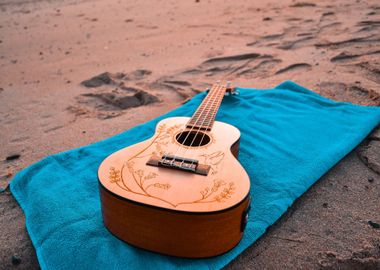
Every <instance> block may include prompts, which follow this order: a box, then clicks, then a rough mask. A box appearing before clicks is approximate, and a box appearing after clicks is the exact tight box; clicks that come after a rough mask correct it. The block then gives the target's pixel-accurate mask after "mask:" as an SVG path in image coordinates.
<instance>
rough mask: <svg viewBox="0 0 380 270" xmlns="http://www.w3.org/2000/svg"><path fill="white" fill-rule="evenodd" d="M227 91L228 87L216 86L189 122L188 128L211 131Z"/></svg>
mask: <svg viewBox="0 0 380 270" xmlns="http://www.w3.org/2000/svg"><path fill="white" fill-rule="evenodd" d="M226 90H227V87H226V86H222V85H219V84H214V85H213V86H212V88H211V90H210V91H209V93H208V95H207V96H206V98H205V99H204V100H203V101H202V103H201V105H199V107H198V108H197V110H196V111H195V113H194V114H193V116H192V117H191V119H190V120H189V121H188V123H187V127H188V128H196V129H204V130H211V128H212V126H213V124H214V121H215V117H216V114H217V112H218V110H219V107H220V104H221V102H222V99H223V97H224V94H225V92H226Z"/></svg>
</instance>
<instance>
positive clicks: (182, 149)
mask: <svg viewBox="0 0 380 270" xmlns="http://www.w3.org/2000/svg"><path fill="white" fill-rule="evenodd" d="M226 93H232V94H233V93H234V89H233V88H230V87H229V86H228V85H222V84H220V83H217V84H214V85H213V86H212V87H211V89H210V90H209V92H208V95H207V96H206V97H205V99H204V100H203V101H202V103H201V104H200V106H199V107H198V109H197V110H196V111H195V113H194V114H193V116H192V117H191V118H190V117H170V118H166V119H164V120H161V121H160V122H159V123H158V124H157V126H156V131H155V133H154V135H153V136H152V137H151V138H150V139H147V140H146V141H143V142H140V143H137V144H134V145H131V146H128V147H126V148H124V149H121V150H119V151H117V152H115V153H113V154H112V155H110V156H108V157H107V158H106V159H105V160H104V161H103V162H102V163H101V165H100V167H99V171H98V177H99V183H100V185H99V186H100V197H101V206H102V215H103V220H104V224H105V226H106V227H107V228H108V230H109V231H110V232H111V233H112V234H114V235H115V236H116V237H118V238H119V239H121V240H123V241H125V242H127V243H129V244H131V245H133V246H136V247H140V248H143V249H146V250H150V251H154V252H158V253H162V254H167V255H172V256H179V257H187V258H204V257H211V256H216V255H219V254H222V253H225V252H227V251H228V250H230V249H232V248H233V247H234V246H236V245H237V244H238V243H239V241H240V239H241V238H242V236H243V232H244V229H245V225H246V223H247V219H248V212H249V205H250V196H249V189H250V181H249V176H248V174H247V173H246V171H245V170H244V169H243V167H242V166H241V164H240V163H239V161H238V160H237V156H238V150H239V139H240V131H239V130H238V129H237V128H236V127H234V126H232V125H229V124H227V123H223V122H219V121H215V117H216V114H217V111H218V109H219V107H220V104H221V102H222V99H223V97H224V96H225V95H226Z"/></svg>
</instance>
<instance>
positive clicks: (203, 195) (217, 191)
mask: <svg viewBox="0 0 380 270" xmlns="http://www.w3.org/2000/svg"><path fill="white" fill-rule="evenodd" d="M180 127H181V125H175V126H172V127H169V128H166V125H165V124H162V125H160V126H159V127H158V128H157V135H156V137H154V138H153V140H152V141H151V143H150V144H149V145H148V146H147V147H145V148H144V149H142V150H141V151H140V152H138V153H137V154H135V155H134V156H132V157H130V158H129V159H128V161H127V162H125V163H124V164H123V165H122V167H121V168H120V169H116V168H115V167H110V171H109V181H110V182H111V183H115V184H116V185H118V187H119V188H121V189H123V190H124V191H127V192H131V193H134V194H137V195H142V196H146V197H150V198H154V199H157V200H160V201H163V202H165V203H167V204H169V205H171V206H173V207H177V206H179V205H183V204H194V203H213V202H224V201H225V200H227V199H229V198H230V197H231V195H232V194H233V193H234V191H235V185H234V183H233V182H229V183H226V182H224V181H223V180H221V179H214V180H213V184H212V185H211V186H210V187H206V188H204V189H203V190H201V191H200V192H199V193H200V196H199V199H196V200H193V201H183V202H178V203H173V202H170V201H168V200H166V199H164V198H161V197H158V196H155V195H153V194H152V193H151V192H150V189H152V188H159V189H163V190H168V189H170V188H171V185H170V184H169V183H161V182H154V179H155V178H156V176H157V174H156V173H154V172H144V170H141V169H135V167H134V166H135V162H134V159H138V158H143V157H148V156H160V155H163V153H164V151H163V149H162V146H163V145H167V144H168V143H169V140H170V138H173V136H174V134H175V132H176V130H178V129H179V128H180ZM153 145H154V149H153V151H152V152H150V153H145V152H146V150H148V149H149V148H151V147H152V146H153ZM201 156H202V157H204V158H205V163H207V164H210V165H212V168H213V169H212V174H215V173H216V172H217V169H216V168H217V167H216V166H217V165H218V164H219V163H220V162H221V161H222V159H223V158H224V153H223V152H221V151H217V152H214V153H211V154H208V155H206V154H203V155H201ZM214 167H215V168H214ZM124 170H127V171H128V172H129V173H130V175H131V176H132V179H129V181H130V182H131V183H129V182H127V181H126V179H124V177H123V171H124Z"/></svg>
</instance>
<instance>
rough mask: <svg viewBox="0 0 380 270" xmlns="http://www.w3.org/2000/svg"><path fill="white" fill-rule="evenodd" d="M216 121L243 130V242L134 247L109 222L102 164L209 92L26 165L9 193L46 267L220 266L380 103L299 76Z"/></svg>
mask: <svg viewBox="0 0 380 270" xmlns="http://www.w3.org/2000/svg"><path fill="white" fill-rule="evenodd" d="M238 90H239V91H240V95H237V96H229V97H226V98H224V100H223V104H222V106H221V108H220V111H219V113H218V115H217V120H219V121H223V122H226V123H229V124H232V125H234V126H236V127H237V128H239V129H240V131H241V134H242V135H241V144H240V153H239V160H240V162H241V163H242V165H243V166H244V168H245V169H246V170H247V172H248V174H249V176H250V178H251V195H252V198H253V200H252V210H251V214H250V218H249V222H248V224H247V227H246V231H245V234H244V237H243V239H242V241H241V242H240V243H239V245H238V246H236V247H235V248H234V249H233V250H231V251H230V252H228V253H226V254H224V255H221V256H217V257H214V258H209V259H193V260H192V259H181V258H174V257H169V256H163V255H159V254H155V253H151V252H148V251H143V250H140V249H138V248H134V247H132V246H130V245H128V244H126V243H124V242H122V241H120V240H118V239H117V238H116V237H114V236H112V235H111V234H110V233H109V232H108V231H107V229H106V228H105V227H104V226H103V222H102V217H101V211H100V201H99V190H98V181H97V170H98V166H99V165H100V163H101V161H102V160H103V159H104V158H105V157H107V156H108V155H110V154H111V153H113V152H115V151H116V150H119V149H120V148H123V147H126V146H128V145H131V144H134V143H137V142H139V141H142V140H145V139H147V138H149V137H151V136H152V134H153V133H154V128H155V125H156V123H157V122H158V121H159V120H161V119H163V118H166V117H171V116H191V115H192V113H193V111H194V110H195V109H196V108H197V106H198V105H199V104H200V102H201V101H202V99H203V98H204V97H205V93H201V94H198V95H196V96H195V97H194V98H193V99H192V100H190V101H189V102H187V103H186V104H184V105H183V106H181V107H180V108H178V109H175V110H173V111H171V112H169V113H167V114H166V115H163V116H161V117H158V118H157V119H154V120H152V121H150V122H147V123H145V124H143V125H140V126H137V127H135V128H132V129H130V130H128V131H125V132H123V133H121V134H119V135H116V136H114V137H111V138H109V139H107V140H104V141H101V142H98V143H95V144H92V145H89V146H85V147H81V148H78V149H74V150H70V151H67V152H63V153H59V154H56V155H52V156H49V157H47V158H45V159H43V160H42V161H40V162H38V163H36V164H34V165H31V166H30V167H28V168H26V169H24V170H23V171H21V172H19V173H18V174H17V175H16V176H15V178H14V180H13V181H12V182H11V191H12V193H13V195H14V196H15V197H16V199H17V201H18V202H19V204H20V206H21V207H22V209H23V210H24V213H25V216H26V225H27V229H28V231H29V234H30V237H31V239H32V242H33V244H34V246H35V248H36V251H37V256H38V260H39V262H40V265H41V268H42V269H70V270H71V269H91V270H93V269H102V270H106V269H175V268H183V269H197V270H198V269H219V268H222V267H223V266H225V265H227V264H228V263H229V262H230V261H231V260H233V259H234V258H235V257H236V256H238V255H239V254H240V253H241V252H242V251H243V250H245V249H246V248H247V247H249V246H250V245H252V244H253V243H254V242H255V241H256V240H257V239H258V238H259V237H260V236H261V235H263V233H264V232H265V230H266V229H267V228H268V227H269V226H270V225H272V224H273V223H274V222H275V221H276V220H277V219H278V218H280V216H281V215H282V214H284V212H285V211H286V210H287V208H288V207H289V206H290V205H291V204H292V203H293V202H294V200H296V199H297V198H298V197H299V196H301V195H302V193H304V192H305V191H306V190H307V189H308V188H309V187H310V186H311V185H312V184H313V183H315V182H316V181H317V180H318V179H319V178H320V177H321V176H322V175H323V174H324V173H326V172H327V171H328V170H329V169H330V168H331V167H332V166H334V164H336V163H337V162H338V161H339V160H340V159H342V158H343V157H344V156H345V155H346V154H347V153H349V152H350V151H351V150H352V149H353V148H354V147H355V146H357V145H358V144H359V143H360V142H361V141H362V140H363V139H364V138H365V137H366V136H367V135H368V134H369V133H370V131H371V130H372V129H373V128H374V127H375V126H377V125H378V124H379V122H380V108H378V107H363V106H357V105H353V104H350V103H342V102H334V101H331V100H329V99H326V98H324V97H321V96H319V95H317V94H315V93H313V92H311V91H309V90H307V89H305V88H303V87H301V86H299V85H297V84H295V83H293V82H290V81H286V82H284V83H282V84H280V85H279V86H277V87H275V88H274V89H269V90H265V91H261V90H256V89H243V88H239V89H238Z"/></svg>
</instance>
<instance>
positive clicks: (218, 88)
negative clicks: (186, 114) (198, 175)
mask: <svg viewBox="0 0 380 270" xmlns="http://www.w3.org/2000/svg"><path fill="white" fill-rule="evenodd" d="M221 88H222V86H221V85H218V86H217V87H216V89H215V93H213V94H212V97H211V96H210V101H211V104H212V103H214V100H213V99H212V98H214V97H215V96H217V95H218V94H219V90H220V89H221ZM209 103H210V102H209V101H207V103H206V104H207V105H208V104H209ZM206 104H205V107H206ZM199 119H200V117H199V118H198V119H197V122H196V124H198V120H199ZM206 119H207V117H203V121H202V124H201V125H200V127H201V126H203V124H204V123H205V121H206ZM199 130H200V129H198V130H197V132H196V133H195V135H194V138H193V140H192V141H191V143H190V146H189V147H188V148H186V150H185V152H184V154H183V156H185V154H186V153H187V151H188V149H189V148H190V147H192V146H193V144H194V142H195V139H196V138H197V135H198V133H199ZM203 135H205V132H203ZM200 145H201V142H200ZM190 156H191V154H190ZM193 163H194V162H193V161H192V162H191V165H193Z"/></svg>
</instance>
